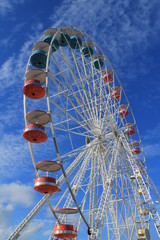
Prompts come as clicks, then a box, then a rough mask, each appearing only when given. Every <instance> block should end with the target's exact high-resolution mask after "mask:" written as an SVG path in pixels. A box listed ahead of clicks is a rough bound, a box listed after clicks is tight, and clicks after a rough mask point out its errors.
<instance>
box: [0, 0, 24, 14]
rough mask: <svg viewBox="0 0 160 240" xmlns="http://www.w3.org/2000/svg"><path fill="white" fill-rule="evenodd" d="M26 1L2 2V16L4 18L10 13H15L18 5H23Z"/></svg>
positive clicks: (3, 0)
mask: <svg viewBox="0 0 160 240" xmlns="http://www.w3.org/2000/svg"><path fill="white" fill-rule="evenodd" d="M23 2H24V0H0V15H2V16H4V15H6V14H7V13H8V12H12V11H14V8H15V6H16V5H17V4H22V3H23Z"/></svg>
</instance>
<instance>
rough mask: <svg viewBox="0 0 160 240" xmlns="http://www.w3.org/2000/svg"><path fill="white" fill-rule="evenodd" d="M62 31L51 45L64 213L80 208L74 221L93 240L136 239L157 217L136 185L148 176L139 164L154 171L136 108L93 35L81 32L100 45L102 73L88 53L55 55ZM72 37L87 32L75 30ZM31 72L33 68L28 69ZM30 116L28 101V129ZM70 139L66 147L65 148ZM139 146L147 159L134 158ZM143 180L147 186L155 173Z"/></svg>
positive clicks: (50, 90)
mask: <svg viewBox="0 0 160 240" xmlns="http://www.w3.org/2000/svg"><path fill="white" fill-rule="evenodd" d="M60 31H61V28H59V30H58V32H57V33H56V34H55V36H54V37H53V38H52V41H51V43H50V47H49V51H48V55H47V64H46V69H45V71H46V73H47V77H46V100H47V107H48V112H49V113H50V116H51V118H50V127H49V128H50V131H51V133H52V137H53V141H54V144H55V151H56V152H57V158H55V159H54V160H55V161H59V162H60V163H61V164H62V172H63V176H64V177H60V179H59V183H60V186H61V184H62V183H63V182H64V179H65V181H66V183H67V185H66V186H67V188H66V190H65V191H64V194H63V195H62V197H61V198H60V200H59V202H58V203H57V205H56V208H63V207H77V208H78V210H79V213H78V214H77V215H76V216H75V217H74V216H72V219H73V217H74V222H75V223H76V225H77V229H78V232H79V233H81V231H85V228H84V225H86V226H87V227H86V236H87V229H88V233H89V235H88V239H135V238H136V236H137V229H138V228H149V222H150V221H149V219H150V217H149V216H148V215H147V216H143V215H141V214H140V209H141V208H142V206H143V202H144V199H143V197H142V196H140V195H139V194H138V187H139V186H138V183H137V180H136V179H135V180H134V179H131V178H130V177H131V176H132V175H135V168H136V169H138V170H137V171H139V172H140V167H139V165H138V164H140V163H141V164H143V167H144V168H145V169H146V165H145V157H144V154H143V147H142V145H141V140H140V136H139V131H138V128H137V125H136V121H135V118H134V116H133V113H132V110H131V108H130V104H129V101H128V99H127V97H126V94H125V92H124V90H123V88H122V85H121V83H120V81H119V79H118V77H117V75H116V73H115V71H114V69H113V67H112V66H111V64H110V62H109V60H108V59H107V57H106V56H105V55H104V53H103V52H102V50H101V49H100V48H99V47H98V45H97V44H96V43H95V42H94V41H93V40H92V39H91V38H90V36H89V35H87V34H86V33H85V32H81V33H82V34H83V42H84V41H88V40H90V41H91V42H92V43H93V45H94V46H93V51H94V53H93V56H94V55H95V54H101V55H102V56H103V62H104V66H103V67H102V68H100V69H99V70H97V69H96V68H95V67H94V66H93V62H92V57H93V56H91V54H90V56H89V57H85V56H84V55H83V54H82V51H81V48H79V49H72V48H71V47H70V45H69V42H68V46H66V47H60V48H59V49H58V50H57V51H56V52H53V53H52V50H51V48H52V47H51V46H52V42H53V39H54V38H55V37H56V36H57V34H58V33H59V32H60ZM71 31H80V30H79V29H75V28H73V27H71ZM66 41H67V39H66ZM98 64H99V63H98ZM29 66H30V64H29V63H28V65H27V70H28V69H29ZM104 69H106V70H107V69H110V70H112V76H113V82H112V83H110V84H105V83H104V81H103V79H102V77H101V73H102V70H104ZM114 86H119V87H120V90H121V97H120V99H119V100H113V99H112V95H111V88H112V87H114ZM123 103H125V104H127V105H128V110H129V113H130V116H129V117H127V118H121V117H120V116H119V106H120V104H123ZM26 113H27V98H26V97H25V96H24V116H25V125H26V124H27V122H26ZM128 118H129V119H130V121H131V122H132V123H133V126H134V128H135V129H136V137H135V136H133V137H132V136H129V137H128V136H127V135H126V133H125V130H126V128H125V124H126V123H127V121H128ZM62 136H63V138H64V139H65V141H64V142H63V144H57V142H59V141H60V137H62ZM86 139H88V143H87V144H86ZM135 139H136V140H138V141H139V142H140V145H141V155H140V156H137V155H133V154H132V153H131V147H130V144H131V143H132V142H133V141H135ZM64 144H65V146H64ZM32 145H33V144H32V143H30V142H29V148H30V153H31V157H32V162H33V166H34V168H35V172H36V175H37V176H39V174H38V172H37V170H36V166H35V165H36V162H37V161H38V160H39V161H40V159H35V157H34V151H33V147H32ZM131 159H132V163H131ZM133 165H134V166H133ZM67 167H68V168H67ZM66 169H67V170H66ZM143 180H144V181H145V180H146V181H147V174H146V177H145V174H144V176H143ZM62 189H63V188H62ZM146 189H147V187H146ZM147 191H148V189H147ZM47 196H48V195H47ZM47 196H46V199H47V202H48V203H49V206H50V208H51V210H53V208H52V205H51V202H50V200H49V199H48V198H47ZM145 204H146V205H147V203H145ZM54 216H55V217H56V221H57V222H59V223H61V222H65V221H66V216H65V215H60V214H59V215H58V214H54ZM69 220H70V218H69ZM78 238H79V237H77V239H78Z"/></svg>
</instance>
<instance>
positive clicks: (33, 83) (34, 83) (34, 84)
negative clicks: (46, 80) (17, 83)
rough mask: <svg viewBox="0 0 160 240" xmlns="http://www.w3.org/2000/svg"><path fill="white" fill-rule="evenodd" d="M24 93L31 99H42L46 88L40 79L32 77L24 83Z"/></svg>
mask: <svg viewBox="0 0 160 240" xmlns="http://www.w3.org/2000/svg"><path fill="white" fill-rule="evenodd" d="M23 94H24V95H25V96H26V97H28V98H31V99H41V98H43V97H44V95H45V89H44V87H42V86H41V84H40V82H39V81H38V80H34V79H30V80H28V81H26V82H25V84H24V87H23Z"/></svg>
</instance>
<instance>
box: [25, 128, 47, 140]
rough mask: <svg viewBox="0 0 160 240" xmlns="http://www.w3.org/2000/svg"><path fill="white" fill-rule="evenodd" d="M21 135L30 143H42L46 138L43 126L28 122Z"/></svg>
mask: <svg viewBox="0 0 160 240" xmlns="http://www.w3.org/2000/svg"><path fill="white" fill-rule="evenodd" d="M23 137H24V138H25V139H26V140H27V141H29V142H32V143H42V142H45V141H46V140H47V138H48V137H47V134H46V133H45V128H44V127H43V126H42V125H39V124H28V125H27V126H26V127H25V129H24V133H23Z"/></svg>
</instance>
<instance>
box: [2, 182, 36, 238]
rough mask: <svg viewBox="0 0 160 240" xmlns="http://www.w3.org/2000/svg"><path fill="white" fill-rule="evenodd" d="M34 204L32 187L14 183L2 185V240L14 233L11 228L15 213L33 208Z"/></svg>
mask: <svg viewBox="0 0 160 240" xmlns="http://www.w3.org/2000/svg"><path fill="white" fill-rule="evenodd" d="M33 203H34V194H33V190H32V187H30V186H27V185H24V184H21V183H18V182H12V183H10V184H0V236H1V239H2V240H5V239H7V236H8V235H9V234H10V233H11V232H12V231H13V227H12V226H10V227H9V225H10V222H11V218H12V215H13V213H14V211H15V210H16V209H17V208H20V206H21V207H25V208H28V207H31V206H32V205H33Z"/></svg>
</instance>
